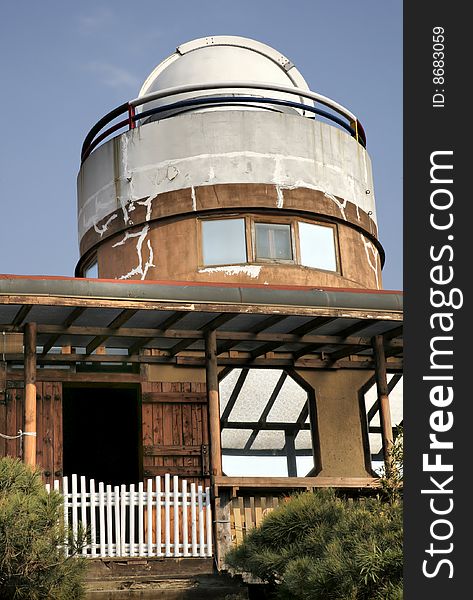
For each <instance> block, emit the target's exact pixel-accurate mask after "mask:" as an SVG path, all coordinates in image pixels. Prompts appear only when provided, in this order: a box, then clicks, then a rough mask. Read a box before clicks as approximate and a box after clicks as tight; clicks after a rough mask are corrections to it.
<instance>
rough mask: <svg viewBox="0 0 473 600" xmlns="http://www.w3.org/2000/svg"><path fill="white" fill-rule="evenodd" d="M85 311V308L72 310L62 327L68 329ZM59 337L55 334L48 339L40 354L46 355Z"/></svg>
mask: <svg viewBox="0 0 473 600" xmlns="http://www.w3.org/2000/svg"><path fill="white" fill-rule="evenodd" d="M85 311H86V308H85V306H79V307H78V308H74V310H73V311H72V312H71V314H70V315H69V316H68V317H67V318H66V319H64V321H63V323H62V326H63V327H70V326H71V325H72V324H73V323H74V321H76V320H77V319H78V318H79V317H80V316H81V315H82V313H84V312H85ZM60 337H61V336H60V335H57V334H56V335H53V336H51V337H50V338H49V339H48V341H47V342H46V343H45V344H43V351H42V354H47V353H48V352H49V351H50V350H51V348H52V347H53V346H54V344H55V343H56V342H57V340H58V339H59V338H60Z"/></svg>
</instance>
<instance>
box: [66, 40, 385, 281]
mask: <svg viewBox="0 0 473 600" xmlns="http://www.w3.org/2000/svg"><path fill="white" fill-rule="evenodd" d="M121 115H123V116H121ZM120 118H121V119H122V120H121V121H118V123H117V124H116V125H115V123H116V120H117V119H120ZM113 119H115V121H113ZM123 126H125V127H126V128H127V130H126V131H125V132H123V133H121V134H117V132H118V131H119V130H120V127H123ZM104 127H105V128H106V127H108V129H105V130H104ZM111 135H114V137H110V136H111ZM104 140H105V141H104ZM364 141H365V140H364V133H363V129H362V127H361V125H360V123H359V122H358V121H357V119H356V117H355V116H354V115H352V113H350V111H349V110H347V109H345V108H343V107H342V106H340V105H339V104H337V103H336V102H334V101H331V100H329V99H328V98H325V97H324V96H320V95H319V94H316V93H314V92H310V90H309V88H308V86H307V84H306V82H305V81H304V79H303V77H302V75H301V74H300V73H299V71H298V70H297V69H296V67H295V66H294V65H293V64H292V63H291V62H290V61H289V60H288V59H287V58H285V57H284V56H282V55H281V54H280V53H279V52H277V51H276V50H274V49H273V48H270V47H269V46H266V45H265V44H261V43H259V42H256V41H253V40H250V39H246V38H241V37H235V36H215V37H208V38H202V39H198V40H194V41H192V42H188V43H186V44H183V45H182V46H179V47H178V48H177V50H176V52H175V53H174V54H172V55H171V56H169V57H168V58H167V59H165V60H164V61H163V62H162V63H160V64H159V65H158V66H157V67H156V68H155V69H154V71H153V72H152V73H151V74H150V76H149V77H148V79H147V80H146V82H145V83H144V85H143V87H142V89H141V91H140V95H139V97H138V98H136V99H135V100H132V101H130V102H127V103H125V104H124V105H122V106H121V107H118V108H117V109H116V110H114V111H112V112H111V113H109V115H107V116H106V117H104V119H102V120H101V121H100V122H99V123H98V124H97V126H96V127H94V128H93V129H92V131H91V133H90V134H89V135H88V136H87V138H86V142H85V144H84V148H83V163H82V166H81V169H80V173H79V177H78V219H79V239H80V253H81V258H80V261H79V264H78V266H77V275H79V276H84V275H87V274H88V273H89V272H90V271H89V269H90V268H91V267H93V266H94V265H95V264H97V265H98V276H100V277H102V278H116V279H154V280H179V281H195V282H215V283H238V284H244V283H260V284H267V285H274V284H285V285H308V286H329V287H343V288H347V287H353V288H356V287H361V288H375V289H379V288H380V287H381V266H382V260H383V250H382V247H381V245H380V244H379V242H378V240H377V226H376V215H375V196H374V190H373V181H372V173H371V163H370V159H369V156H368V153H367V151H366V149H365V143H364ZM101 142H103V143H102V144H101V145H99V144H100V143H101Z"/></svg>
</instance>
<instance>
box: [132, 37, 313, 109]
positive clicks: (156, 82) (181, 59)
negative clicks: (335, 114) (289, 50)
mask: <svg viewBox="0 0 473 600" xmlns="http://www.w3.org/2000/svg"><path fill="white" fill-rule="evenodd" d="M229 81H234V82H241V83H245V82H252V83H261V84H262V88H261V89H250V88H237V87H236V88H233V89H232V88H224V89H222V88H215V89H210V90H209V89H207V90H205V91H192V92H189V93H185V94H178V95H175V96H173V97H172V98H170V97H167V98H166V99H165V100H164V99H160V100H156V101H155V102H153V103H152V104H147V109H151V108H154V107H157V106H161V105H164V104H169V103H170V101H172V102H177V101H180V100H188V99H191V98H202V97H206V96H207V97H208V96H219V97H222V96H227V97H228V96H237V95H238V96H253V97H265V96H268V95H269V96H271V97H272V98H278V99H284V100H289V101H293V102H300V103H302V104H307V105H310V106H313V102H312V101H311V100H308V99H304V98H301V97H298V96H296V95H294V94H285V93H281V92H274V91H272V92H270V93H268V92H265V90H264V87H265V85H264V84H275V85H281V86H287V87H294V88H300V89H303V90H306V91H309V87H308V85H307V83H306V81H305V80H304V78H303V77H302V75H301V74H300V72H299V71H298V70H297V69H296V67H295V66H294V64H293V63H292V62H291V61H290V60H289V59H288V58H286V57H285V56H284V55H283V54H281V53H280V52H278V51H277V50H275V49H274V48H271V47H270V46H267V45H266V44H263V43H261V42H257V41H255V40H252V39H249V38H245V37H239V36H228V35H218V36H212V37H205V38H199V39H196V40H192V41H190V42H187V43H185V44H182V45H181V46H179V47H178V48H177V49H176V51H175V52H174V53H173V54H171V55H170V56H168V58H166V59H165V60H163V61H162V62H161V63H160V64H159V65H158V66H157V67H155V69H154V70H153V71H152V73H151V74H150V75H149V77H148V78H147V79H146V81H145V82H144V84H143V86H142V88H141V90H140V93H139V97H140V98H142V97H143V96H146V95H149V94H152V93H154V92H160V91H162V90H165V89H169V88H174V87H179V86H187V85H188V86H191V85H199V84H211V83H215V84H218V83H222V82H229ZM224 108H225V109H227V110H228V109H231V108H235V109H238V110H242V109H244V108H245V106H244V105H242V104H241V103H238V106H235V107H233V106H229V105H228V104H227V105H226V106H224ZM255 108H259V109H261V108H265V109H268V108H270V109H271V110H278V111H280V112H283V111H284V112H292V113H294V112H296V109H294V108H290V107H283V106H276V105H270V104H268V105H267V104H263V105H262V104H258V105H256V104H253V105H251V103H249V105H247V106H246V109H255ZM213 109H215V107H214V108H213ZM218 109H219V110H222V105H219V107H218ZM187 110H188V109H187ZM196 110H202V108H201V107H199V108H197V109H196ZM204 110H209V108H208V106H207V108H205V109H204ZM297 112H300V111H297ZM173 113H174V111H173ZM174 114H175V113H174Z"/></svg>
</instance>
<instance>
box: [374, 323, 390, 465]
mask: <svg viewBox="0 0 473 600" xmlns="http://www.w3.org/2000/svg"><path fill="white" fill-rule="evenodd" d="M373 354H374V362H375V376H376V388H377V390H378V405H379V420H380V425H381V438H382V442H383V457H384V465H385V468H386V473H387V474H389V472H390V470H391V449H392V445H393V428H392V423H391V409H390V406H389V390H388V380H387V376H386V355H385V353H384V340H383V336H382V335H376V336H375V337H374V338H373Z"/></svg>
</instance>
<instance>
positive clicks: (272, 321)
mask: <svg viewBox="0 0 473 600" xmlns="http://www.w3.org/2000/svg"><path fill="white" fill-rule="evenodd" d="M285 319H287V316H286V315H271V316H270V317H267V318H266V319H263V321H260V322H259V323H256V325H253V326H252V327H249V328H248V329H247V331H248V332H249V333H261V332H262V331H264V330H265V329H268V328H269V327H272V326H273V325H276V324H277V323H280V322H281V321H284V320H285ZM237 343H238V342H224V343H222V344H218V347H217V353H218V354H222V353H223V352H228V351H229V350H231V349H232V348H233V346H236V344H237Z"/></svg>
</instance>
